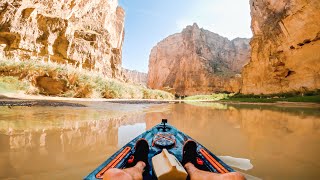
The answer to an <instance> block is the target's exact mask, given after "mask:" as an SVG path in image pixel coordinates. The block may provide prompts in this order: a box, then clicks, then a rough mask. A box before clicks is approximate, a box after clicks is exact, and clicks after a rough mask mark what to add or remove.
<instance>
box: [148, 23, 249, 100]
mask: <svg viewBox="0 0 320 180" xmlns="http://www.w3.org/2000/svg"><path fill="white" fill-rule="evenodd" d="M249 51H250V48H249V39H244V38H236V39H234V40H232V41H230V40H228V39H227V38H224V37H221V36H219V35H218V34H215V33H213V32H210V31H207V30H204V29H202V28H201V29H200V28H199V27H198V25H197V24H193V25H192V26H187V27H186V28H185V29H184V30H183V31H182V32H181V33H177V34H174V35H171V36H169V37H167V38H166V39H164V40H162V41H161V42H159V43H158V44H157V45H156V46H155V47H154V48H153V49H152V50H151V54H150V59H149V72H148V87H150V88H153V89H164V90H169V91H171V92H173V93H175V94H177V95H179V96H185V95H195V94H211V93H213V92H214V91H225V90H226V84H229V80H230V78H231V77H232V76H234V75H235V74H238V73H240V72H241V69H242V67H243V65H244V64H245V63H247V62H248V61H249ZM227 89H232V88H227Z"/></svg>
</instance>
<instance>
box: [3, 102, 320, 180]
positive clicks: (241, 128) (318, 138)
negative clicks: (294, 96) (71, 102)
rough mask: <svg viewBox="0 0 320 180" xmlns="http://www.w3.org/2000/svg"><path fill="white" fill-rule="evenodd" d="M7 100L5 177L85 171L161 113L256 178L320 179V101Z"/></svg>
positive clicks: (44, 176)
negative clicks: (29, 103) (37, 103)
mask: <svg viewBox="0 0 320 180" xmlns="http://www.w3.org/2000/svg"><path fill="white" fill-rule="evenodd" d="M82 104H84V105H86V106H87V107H12V108H11V107H10V108H9V107H0V179H81V178H83V177H85V176H86V175H87V174H88V173H89V172H91V171H92V170H93V169H95V168H96V167H97V166H98V165H100V164H101V163H102V162H103V161H104V160H105V159H107V158H108V157H109V156H110V155H111V154H113V153H114V152H115V151H117V150H118V149H119V148H120V147H122V146H123V145H124V144H125V143H127V142H128V141H130V140H131V139H132V138H134V137H135V136H137V135H139V134H140V133H142V132H144V131H145V130H146V129H150V128H152V127H153V126H154V125H156V124H158V123H159V122H160V121H161V119H163V118H167V119H168V121H169V123H170V124H172V125H174V126H175V127H177V128H178V129H179V130H181V131H182V132H185V133H186V134H188V135H190V136H191V137H193V138H194V139H196V140H197V141H198V142H200V143H201V144H203V145H204V146H206V147H207V148H208V149H209V150H211V151H212V152H213V153H215V154H216V155H218V156H220V157H221V158H222V159H223V160H224V161H225V162H226V163H228V164H229V165H230V166H232V167H233V168H234V169H236V170H238V171H241V172H243V173H245V174H247V175H248V176H247V177H249V179H319V177H320V171H319V170H320V155H319V152H320V109H319V108H317V107H313V108H312V107H284V106H275V105H274V106H270V105H226V104H217V103H193V104H185V103H176V104H121V103H107V102H82Z"/></svg>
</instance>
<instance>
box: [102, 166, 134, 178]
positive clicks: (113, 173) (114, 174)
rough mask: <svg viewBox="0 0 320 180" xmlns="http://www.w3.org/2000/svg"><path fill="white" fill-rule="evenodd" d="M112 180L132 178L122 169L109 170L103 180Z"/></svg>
mask: <svg viewBox="0 0 320 180" xmlns="http://www.w3.org/2000/svg"><path fill="white" fill-rule="evenodd" d="M110 179H111V180H112V179H119V180H130V179H132V177H131V176H130V175H129V174H128V173H126V172H124V171H123V170H121V169H115V168H114V169H109V170H108V171H107V172H106V173H105V174H104V176H103V180H110Z"/></svg>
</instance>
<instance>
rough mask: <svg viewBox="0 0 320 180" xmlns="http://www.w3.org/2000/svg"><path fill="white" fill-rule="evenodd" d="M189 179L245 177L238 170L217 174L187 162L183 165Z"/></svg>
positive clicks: (231, 179)
mask: <svg viewBox="0 0 320 180" xmlns="http://www.w3.org/2000/svg"><path fill="white" fill-rule="evenodd" d="M184 167H185V169H186V171H187V172H188V175H189V176H190V179H191V180H207V179H212V180H213V179H214V180H245V179H246V178H245V177H244V176H243V175H242V174H240V173H239V172H230V173H225V174H217V173H213V172H208V171H202V170H199V169H198V168H196V167H195V166H194V165H193V164H191V163H187V164H186V165H185V166H184Z"/></svg>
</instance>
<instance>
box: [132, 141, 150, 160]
mask: <svg viewBox="0 0 320 180" xmlns="http://www.w3.org/2000/svg"><path fill="white" fill-rule="evenodd" d="M148 154H149V144H148V141H147V140H145V139H139V140H138V141H137V142H136V145H135V152H134V162H133V166H134V165H136V164H137V163H138V162H139V161H142V162H144V163H145V164H146V165H147V166H148Z"/></svg>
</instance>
